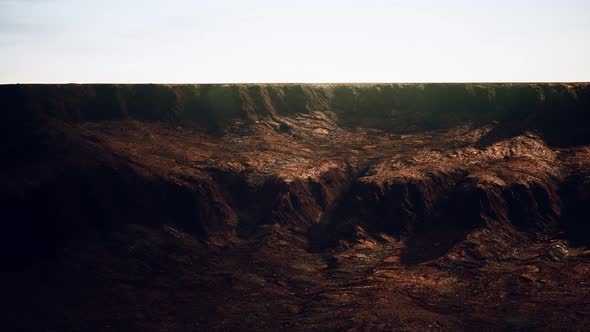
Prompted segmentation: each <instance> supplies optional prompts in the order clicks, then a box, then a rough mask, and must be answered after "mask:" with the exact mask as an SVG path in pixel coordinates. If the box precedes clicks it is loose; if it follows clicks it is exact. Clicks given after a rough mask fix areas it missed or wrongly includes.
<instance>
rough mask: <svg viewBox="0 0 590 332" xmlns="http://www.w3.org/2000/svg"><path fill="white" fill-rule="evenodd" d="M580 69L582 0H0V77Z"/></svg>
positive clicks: (588, 17)
mask: <svg viewBox="0 0 590 332" xmlns="http://www.w3.org/2000/svg"><path fill="white" fill-rule="evenodd" d="M539 81H541V82H548V81H551V82H557V81H560V82H569V81H590V1H588V0H490V1H488V0H446V1H443V0H407V1H404V0H397V1H396V0H389V1H386V0H357V1H351V0H290V1H279V0H193V1H188V0H167V1H153V0H127V1H124V0H100V1H96V0H85V1H82V0H0V83H109V82H113V83H148V82H151V83H238V82H252V83H256V82H539Z"/></svg>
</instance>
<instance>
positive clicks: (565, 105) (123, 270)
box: [0, 84, 590, 330]
mask: <svg viewBox="0 0 590 332" xmlns="http://www.w3.org/2000/svg"><path fill="white" fill-rule="evenodd" d="M0 100H2V104H3V105H4V107H3V110H4V112H3V116H4V119H5V121H3V122H2V124H1V128H0V129H1V134H0V139H1V142H2V143H0V152H1V153H2V155H3V156H5V161H4V162H3V164H2V166H1V167H2V172H1V174H0V178H1V181H2V183H3V185H2V189H1V190H0V204H1V209H2V211H3V214H4V218H3V219H4V222H3V232H2V239H1V242H2V253H3V256H5V259H4V264H3V266H2V268H3V271H4V272H3V274H4V275H5V276H6V280H7V281H8V282H5V283H4V285H5V286H8V287H6V288H7V289H6V294H8V295H7V297H6V299H5V300H4V301H3V304H4V305H7V306H9V308H11V309H10V310H11V312H15V315H13V317H12V318H10V320H9V321H8V322H7V324H8V326H10V327H24V328H47V327H50V328H53V329H57V330H76V329H82V330H103V329H104V330H106V329H108V328H109V327H112V328H115V329H137V330H146V329H147V330H166V329H181V330H198V329H208V328H209V329H210V328H217V329H231V328H237V327H240V328H245V329H277V328H290V329H319V330H325V329H337V330H338V329H371V328H377V329H408V330H414V329H428V328H429V329H443V330H456V329H474V328H509V329H511V328H515V329H530V328H556V327H559V326H568V327H571V328H572V329H576V328H579V329H581V328H583V327H584V326H587V324H590V318H589V317H588V307H587V306H586V305H585V303H586V300H585V299H586V298H587V296H588V295H590V294H589V290H588V287H586V284H587V283H590V279H588V277H587V275H588V273H587V272H588V270H590V262H589V261H588V257H589V255H590V252H589V251H587V250H586V245H587V244H588V235H589V234H588V231H589V230H590V224H589V223H588V222H587V220H588V218H589V217H590V185H589V181H588V179H589V177H590V158H589V157H590V147H589V146H588V145H590V125H589V124H590V122H589V120H590V119H589V117H590V115H589V114H590V113H589V106H590V85H589V84H359V85H339V84H322V85H301V84H286V85H275V84H269V85H9V86H0ZM58 295H59V297H60V298H63V300H61V299H56V296H58ZM33 296H34V297H35V300H33ZM28 317H34V318H35V319H34V320H31V319H29V318H28ZM563 324H567V325H563Z"/></svg>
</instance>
